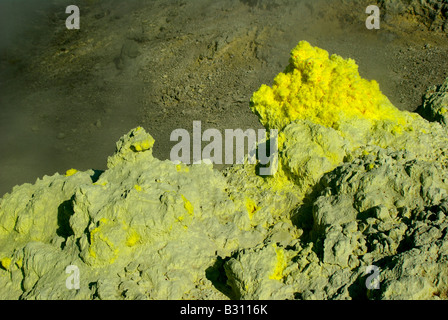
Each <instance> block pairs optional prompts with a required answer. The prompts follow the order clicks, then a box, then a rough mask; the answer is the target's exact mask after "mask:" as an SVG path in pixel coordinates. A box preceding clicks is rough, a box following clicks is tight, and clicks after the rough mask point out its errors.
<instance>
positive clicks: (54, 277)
mask: <svg viewBox="0 0 448 320" xmlns="http://www.w3.org/2000/svg"><path fill="white" fill-rule="evenodd" d="M436 89H437V90H436ZM436 89H434V90H430V92H428V93H427V99H426V100H425V103H424V105H423V112H422V113H423V114H424V115H425V118H423V117H421V116H420V115H419V114H417V113H410V112H404V111H400V110H398V109H396V108H395V107H394V106H393V105H392V104H391V103H390V101H389V100H388V99H387V97H385V96H384V95H383V94H382V93H381V91H380V89H379V85H378V83H376V82H375V81H367V80H365V79H362V78H361V77H360V76H359V74H358V68H357V65H356V64H355V62H354V61H353V60H350V59H347V60H346V59H343V58H342V57H339V56H337V55H333V56H331V57H330V56H329V55H328V53H327V52H326V51H325V50H322V49H320V48H316V47H312V46H311V45H310V44H309V43H307V42H305V41H302V42H300V43H299V45H298V46H297V47H296V48H294V49H293V50H292V52H291V59H290V64H289V66H288V67H287V68H286V69H285V72H283V73H280V74H279V75H278V76H277V77H276V78H275V80H274V84H273V86H272V87H268V86H266V85H263V86H261V88H260V89H259V90H258V91H257V92H255V93H254V95H253V97H252V99H251V102H250V106H251V108H252V109H253V111H254V112H256V113H257V114H258V116H259V117H260V121H261V123H262V124H263V125H265V126H266V128H274V129H278V131H279V135H278V138H279V139H278V141H279V151H278V166H279V168H278V169H279V170H277V172H276V174H275V175H273V176H260V175H258V174H257V169H256V166H254V165H252V164H249V163H244V164H242V165H234V166H232V167H230V168H228V169H226V170H225V171H224V172H220V171H217V170H215V169H213V167H212V166H210V165H207V164H205V163H202V164H195V165H191V166H187V165H185V164H176V163H173V162H171V161H161V160H159V159H156V158H154V157H153V154H152V148H153V145H154V143H155V141H154V139H153V138H152V136H151V135H150V134H148V133H146V131H145V130H144V129H143V128H141V127H139V128H136V129H133V130H131V131H129V132H128V133H127V134H125V135H123V136H122V137H121V138H120V139H119V141H118V142H117V144H116V151H115V153H114V154H113V155H111V156H110V157H109V158H108V159H107V170H105V171H104V172H103V173H102V174H101V175H100V176H99V177H96V178H95V179H94V178H93V177H94V176H95V172H94V171H93V170H88V171H85V172H81V171H79V172H78V171H77V170H75V169H71V170H68V171H67V172H66V174H65V175H60V174H58V173H56V174H55V175H53V176H45V177H43V178H42V179H38V180H37V181H36V183H35V184H33V185H32V184H24V185H21V186H16V187H15V188H14V189H13V191H12V192H11V193H9V194H6V195H5V196H4V197H3V198H2V199H0V258H1V260H0V264H1V268H0V299H448V236H447V230H448V129H447V127H446V124H447V120H446V119H447V118H446V101H448V100H447V99H448V79H447V80H446V83H445V84H444V85H442V86H440V87H437V88H436ZM266 143H267V142H266ZM372 265H373V266H377V267H378V268H379V269H380V270H381V280H380V281H381V283H380V289H378V290H376V289H370V288H368V287H366V285H365V277H366V274H365V273H366V271H367V268H368V267H369V266H372ZM68 266H76V267H77V268H78V269H79V276H80V288H79V289H77V290H73V289H71V288H70V287H67V286H66V280H67V277H68V275H67V273H66V268H67V267H68Z"/></svg>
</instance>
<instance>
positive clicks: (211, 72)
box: [0, 0, 448, 194]
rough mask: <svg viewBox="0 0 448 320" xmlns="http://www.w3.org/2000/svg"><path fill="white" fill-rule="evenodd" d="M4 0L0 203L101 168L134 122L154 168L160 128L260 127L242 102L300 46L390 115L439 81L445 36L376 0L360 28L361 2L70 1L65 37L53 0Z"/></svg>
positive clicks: (162, 148) (59, 6)
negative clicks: (348, 68)
mask: <svg viewBox="0 0 448 320" xmlns="http://www.w3.org/2000/svg"><path fill="white" fill-rule="evenodd" d="M368 2H369V1H368ZM442 2H443V1H442ZM7 3H8V2H4V3H2V4H1V5H2V6H3V7H2V9H4V10H1V12H2V19H1V20H2V26H3V27H2V30H3V31H2V46H1V53H0V68H1V69H0V70H1V78H0V81H1V85H0V99H1V100H0V101H1V106H2V108H1V111H0V112H1V114H0V130H1V137H2V139H1V140H0V148H1V150H2V153H1V156H0V166H1V168H2V170H1V172H0V193H1V194H4V193H6V192H9V191H11V189H12V187H13V186H14V185H17V184H21V183H24V182H34V181H35V180H36V178H38V177H42V176H44V175H45V174H52V173H54V172H65V170H67V169H69V168H71V167H73V166H75V165H76V166H77V167H78V168H79V169H84V170H87V169H88V168H95V169H105V165H106V164H105V161H104V159H105V158H106V157H107V156H108V155H110V154H111V153H112V152H113V151H114V150H113V145H114V142H115V141H116V140H117V139H118V138H119V137H120V136H121V135H122V134H123V133H124V132H128V131H129V130H130V129H131V128H134V127H136V126H139V125H140V126H143V127H144V128H145V129H147V130H148V131H149V132H150V133H151V134H152V135H153V136H154V137H155V138H156V141H157V143H156V145H155V146H154V153H155V154H156V155H157V156H158V157H159V158H161V159H166V158H168V157H169V151H170V149H171V147H172V146H173V144H174V143H171V142H170V141H169V135H170V133H171V131H172V130H173V129H176V128H185V129H189V130H191V128H192V122H193V120H201V121H202V125H203V128H204V129H205V128H207V127H213V128H218V129H224V128H238V127H241V128H254V129H256V128H260V125H259V123H258V121H257V119H256V117H255V116H254V115H253V114H252V113H251V112H250V110H249V109H248V103H249V99H250V97H251V95H252V93H253V92H254V91H255V90H256V89H257V88H258V87H259V86H260V85H261V84H263V83H265V84H270V83H271V81H272V79H273V77H274V76H275V75H276V74H277V73H278V72H280V71H282V70H283V68H284V67H285V65H286V64H287V57H288V54H289V51H290V50H291V48H293V47H294V46H295V45H296V44H297V43H298V41H300V40H307V41H309V42H311V43H312V44H313V45H317V46H319V47H321V48H324V49H326V50H329V51H330V52H337V53H338V54H340V55H341V56H343V57H351V58H354V59H355V60H356V61H357V62H358V63H359V65H360V72H361V74H362V75H363V76H364V77H366V78H368V79H376V80H377V81H378V82H379V83H380V87H381V90H382V91H383V92H384V93H385V94H386V95H387V96H388V97H389V98H390V99H391V101H392V102H393V103H394V105H396V106H397V107H399V108H400V109H402V110H415V109H416V108H417V107H418V106H419V105H420V104H421V95H422V93H423V92H424V91H425V90H426V88H427V87H428V86H430V85H436V84H440V83H442V81H443V80H444V78H445V77H446V76H447V75H448V73H447V69H446V68H445V67H443V66H444V65H446V62H447V61H448V54H447V52H448V50H447V46H448V41H447V36H446V32H444V31H443V30H445V29H443V28H442V27H440V23H439V22H437V24H430V25H429V24H428V23H427V22H428V21H430V20H428V19H429V18H428V19H427V18H425V17H428V15H427V14H425V11H418V12H414V11H412V10H411V9H409V8H408V7H407V6H404V5H403V6H399V7H394V6H392V5H391V2H387V1H384V3H383V2H382V3H380V5H383V7H382V8H384V9H383V11H382V24H381V30H373V31H370V30H367V29H366V28H365V19H366V17H367V15H366V14H365V13H364V12H365V8H366V6H367V4H366V2H365V1H343V2H340V1H292V0H291V1H288V0H275V1H261V0H260V1H243V0H241V1H240V0H232V1H211V0H192V1H178V0H170V1H165V0H164V1H161V0H152V1H138V0H131V1H126V2H123V1H113V0H111V1H87V0H86V1H71V2H70V4H78V5H79V7H80V8H81V21H82V22H81V23H82V25H81V29H80V30H79V31H69V30H67V29H65V19H66V17H67V15H66V14H65V10H64V9H65V5H66V1H43V2H39V4H36V3H35V2H31V4H32V6H31V5H30V4H28V5H23V6H21V7H20V8H18V7H17V6H14V2H13V1H12V2H11V1H10V3H12V5H11V4H10V5H9V6H7V5H6V4H7ZM394 3H395V2H394ZM402 3H407V1H402ZM429 3H431V4H432V5H431V6H430V7H431V8H433V7H434V5H433V4H434V3H436V1H430V2H429ZM25 4H26V2H25ZM369 4H370V2H369ZM425 8H426V7H425ZM406 12H407V13H406ZM422 19H423V20H422ZM425 19H426V20H425ZM441 19H442V18H441ZM8 21H9V22H8ZM437 21H439V20H437ZM441 21H442V20H441ZM436 25H437V26H439V27H437V28H435V26H436ZM441 28H442V29H441Z"/></svg>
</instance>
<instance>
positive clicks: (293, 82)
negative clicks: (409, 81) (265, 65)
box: [251, 41, 406, 130]
mask: <svg viewBox="0 0 448 320" xmlns="http://www.w3.org/2000/svg"><path fill="white" fill-rule="evenodd" d="M251 107H252V109H253V110H254V111H255V112H256V113H257V114H258V115H259V117H260V121H261V123H262V124H263V125H265V126H266V127H268V128H274V129H283V128H284V127H285V126H286V125H288V124H289V123H291V122H292V121H294V120H305V119H306V120H309V121H311V122H313V123H317V124H320V125H323V126H325V127H329V128H334V129H338V128H339V127H340V125H341V123H342V122H346V121H351V120H353V119H366V120H369V121H370V122H371V124H372V125H373V124H374V122H375V121H378V120H391V121H393V122H394V123H395V127H394V129H397V130H400V129H398V128H399V127H400V126H402V125H404V124H405V123H406V120H405V118H404V117H403V116H402V113H401V112H400V111H399V110H398V109H397V108H395V107H394V106H393V105H392V103H391V102H390V101H389V99H388V98H387V97H386V96H385V95H383V94H382V93H381V91H380V88H379V85H378V83H377V82H376V81H374V80H372V81H368V80H365V79H362V78H361V77H360V75H359V73H358V66H357V65H356V63H355V61H354V60H352V59H347V60H345V59H343V58H342V57H340V56H338V55H332V56H331V57H330V56H329V54H328V52H327V51H325V50H323V49H320V48H317V47H312V46H311V45H310V44H309V43H308V42H306V41H301V42H300V43H299V44H298V46H297V47H296V48H294V49H293V50H292V52H291V57H290V64H289V66H288V67H287V68H286V70H285V72H282V73H280V74H279V75H277V76H276V77H275V79H274V84H273V86H272V87H268V86H266V85H262V86H261V88H260V89H259V90H258V91H257V92H255V93H254V95H253V96H252V99H251Z"/></svg>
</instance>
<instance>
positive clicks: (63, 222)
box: [56, 199, 74, 249]
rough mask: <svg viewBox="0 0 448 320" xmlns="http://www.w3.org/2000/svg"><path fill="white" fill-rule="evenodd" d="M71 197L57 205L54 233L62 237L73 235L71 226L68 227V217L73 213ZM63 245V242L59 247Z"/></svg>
mask: <svg viewBox="0 0 448 320" xmlns="http://www.w3.org/2000/svg"><path fill="white" fill-rule="evenodd" d="M72 200H73V199H70V200H67V201H64V202H63V203H61V205H60V206H59V207H58V227H59V228H58V229H57V230H56V234H57V235H58V236H60V237H63V238H64V239H67V238H68V237H70V236H72V235H74V233H73V230H72V228H71V227H70V217H71V216H72V215H73V214H74V211H73V202H72ZM64 246H65V243H63V244H62V245H61V247H62V248H61V249H63V247H64Z"/></svg>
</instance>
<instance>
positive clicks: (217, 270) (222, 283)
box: [205, 257, 235, 300]
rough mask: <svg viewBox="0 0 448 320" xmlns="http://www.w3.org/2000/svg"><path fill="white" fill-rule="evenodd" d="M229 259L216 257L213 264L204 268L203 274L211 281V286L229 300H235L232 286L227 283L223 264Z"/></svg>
mask: <svg viewBox="0 0 448 320" xmlns="http://www.w3.org/2000/svg"><path fill="white" fill-rule="evenodd" d="M229 259H230V257H228V258H224V259H223V258H221V257H218V258H217V259H216V261H215V263H214V264H213V266H210V267H208V268H207V269H206V270H205V276H206V278H207V279H208V280H210V281H211V283H212V284H213V286H214V287H215V288H216V289H217V290H218V291H220V292H222V293H223V294H224V295H225V296H226V297H228V298H229V299H231V300H235V297H234V295H235V294H234V293H233V290H232V288H231V287H230V286H229V285H228V284H227V276H226V272H225V270H224V264H225V263H226V262H227V261H228V260H229Z"/></svg>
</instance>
